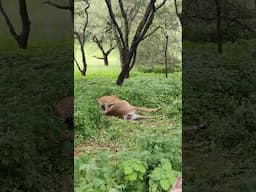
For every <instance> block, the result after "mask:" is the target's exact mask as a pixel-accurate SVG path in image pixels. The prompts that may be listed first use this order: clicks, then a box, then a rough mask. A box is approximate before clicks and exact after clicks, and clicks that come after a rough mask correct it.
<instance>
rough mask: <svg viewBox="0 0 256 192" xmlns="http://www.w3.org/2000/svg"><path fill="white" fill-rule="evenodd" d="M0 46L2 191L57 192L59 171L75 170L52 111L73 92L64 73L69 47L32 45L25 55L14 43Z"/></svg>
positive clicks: (69, 56)
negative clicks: (66, 153) (63, 147)
mask: <svg viewBox="0 0 256 192" xmlns="http://www.w3.org/2000/svg"><path fill="white" fill-rule="evenodd" d="M1 43H2V44H1V46H0V49H1V55H0V65H1V67H0V74H1V75H0V82H1V88H0V100H1V104H0V122H1V126H0V146H1V147H0V153H1V157H0V183H1V191H3V192H5V191H49V192H50V191H56V190H57V189H59V188H60V185H61V180H62V179H61V178H62V174H63V173H64V175H65V173H66V172H65V171H64V170H63V169H66V168H68V167H71V166H73V164H72V161H71V160H67V161H65V160H66V156H65V149H61V148H60V147H61V146H62V145H61V144H60V143H58V141H59V139H60V137H59V136H60V135H61V132H62V131H63V129H65V127H64V128H63V125H62V124H61V123H60V122H59V121H58V119H57V118H56V117H55V116H54V111H53V107H52V104H53V103H54V102H55V101H57V100H58V99H60V98H62V97H64V96H66V95H70V94H72V92H73V86H71V87H70V86H68V85H69V83H68V82H67V79H71V77H72V74H71V73H70V72H69V71H67V70H66V68H68V67H69V66H70V63H71V57H72V53H71V52H68V51H67V50H69V47H70V44H71V43H72V42H71V43H70V42H63V41H62V42H52V44H51V43H49V42H48V43H43V42H41V43H40V42H36V41H33V42H31V44H30V49H29V50H20V49H18V48H16V47H17V46H16V44H14V43H13V42H12V41H8V40H4V39H1ZM10 76H11V78H10ZM56 87H57V88H58V89H56ZM63 146H64V145H63ZM62 150H63V151H62ZM69 174H70V173H69ZM20 178H23V179H20Z"/></svg>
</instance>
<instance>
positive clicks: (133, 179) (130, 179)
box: [126, 173, 137, 181]
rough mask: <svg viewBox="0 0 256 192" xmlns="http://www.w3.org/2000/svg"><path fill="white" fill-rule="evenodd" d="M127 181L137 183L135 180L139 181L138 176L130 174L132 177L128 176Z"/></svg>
mask: <svg viewBox="0 0 256 192" xmlns="http://www.w3.org/2000/svg"><path fill="white" fill-rule="evenodd" d="M126 179H127V180H128V181H135V180H136V179H137V174H136V173H132V174H130V175H127V176H126Z"/></svg>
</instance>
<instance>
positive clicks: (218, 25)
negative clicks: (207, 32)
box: [215, 0, 222, 54]
mask: <svg viewBox="0 0 256 192" xmlns="http://www.w3.org/2000/svg"><path fill="white" fill-rule="evenodd" d="M215 4H216V13H217V21H216V33H217V46H218V52H219V53H220V54H222V34H221V8H220V1H219V0H215Z"/></svg>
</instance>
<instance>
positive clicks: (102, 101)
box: [97, 95, 119, 110]
mask: <svg viewBox="0 0 256 192" xmlns="http://www.w3.org/2000/svg"><path fill="white" fill-rule="evenodd" d="M117 100H119V98H118V97H117V96H116V95H109V96H102V97H100V98H98V99H97V104H98V106H99V107H101V108H102V109H103V110H105V107H106V105H112V104H113V103H115V102H116V101H117Z"/></svg>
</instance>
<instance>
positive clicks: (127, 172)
mask: <svg viewBox="0 0 256 192" xmlns="http://www.w3.org/2000/svg"><path fill="white" fill-rule="evenodd" d="M132 172H133V169H132V167H130V166H125V167H124V173H125V175H129V174H131V173H132Z"/></svg>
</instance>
